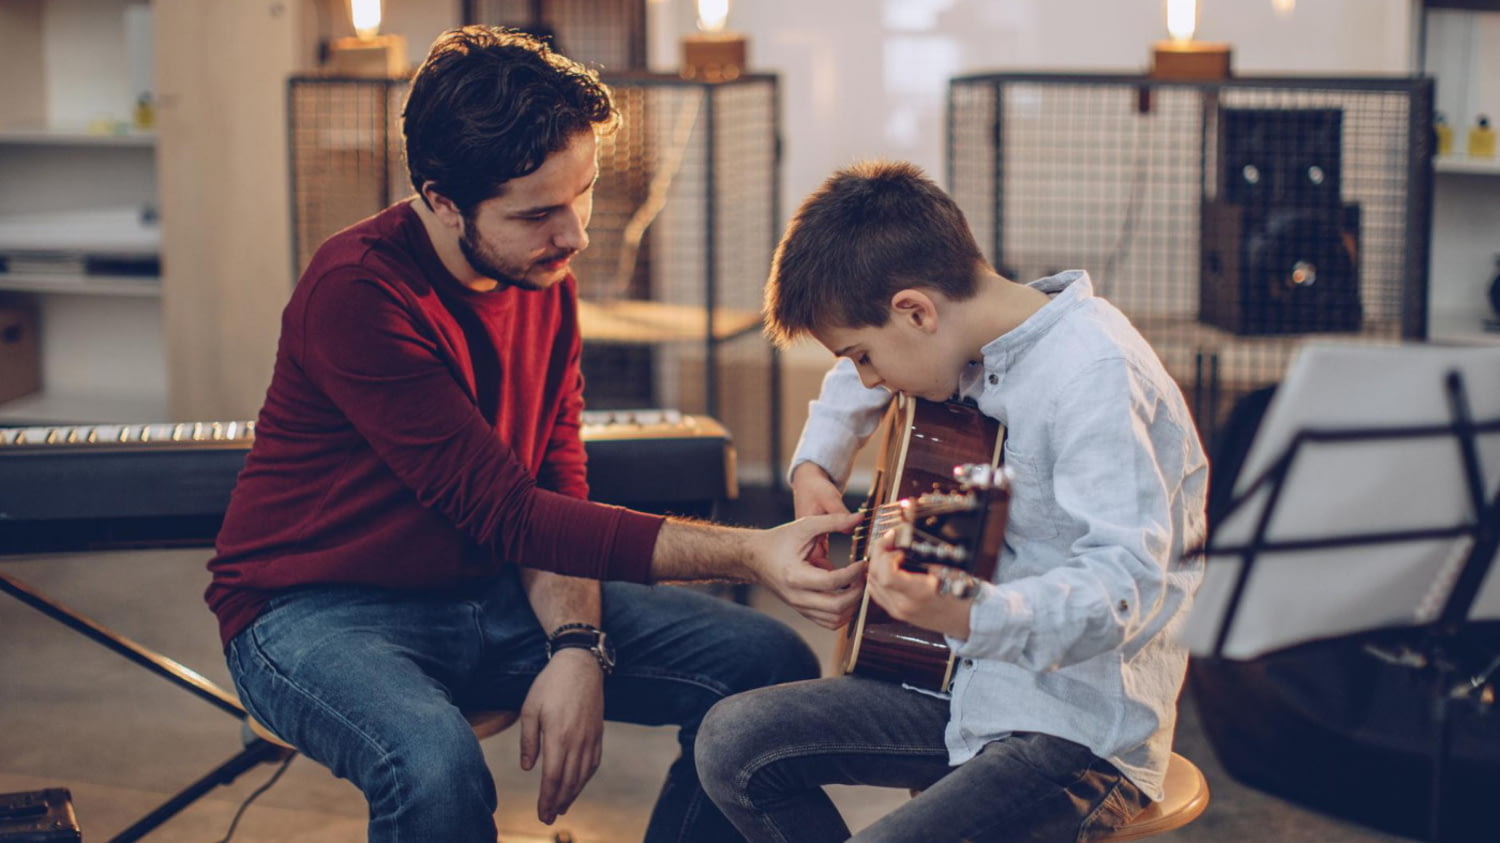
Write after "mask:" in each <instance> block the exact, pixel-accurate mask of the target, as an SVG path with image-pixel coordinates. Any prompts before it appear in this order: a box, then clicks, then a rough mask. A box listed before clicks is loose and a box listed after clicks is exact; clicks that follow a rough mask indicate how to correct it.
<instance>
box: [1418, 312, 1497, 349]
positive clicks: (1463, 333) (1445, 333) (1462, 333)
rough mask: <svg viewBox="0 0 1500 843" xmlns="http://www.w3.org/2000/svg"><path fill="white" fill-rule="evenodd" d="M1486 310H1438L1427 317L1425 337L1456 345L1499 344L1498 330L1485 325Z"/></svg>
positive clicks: (1433, 340)
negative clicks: (1464, 311)
mask: <svg viewBox="0 0 1500 843" xmlns="http://www.w3.org/2000/svg"><path fill="white" fill-rule="evenodd" d="M1489 315H1490V314H1489V313H1488V312H1485V313H1479V312H1477V311H1471V312H1468V313H1460V312H1456V311H1438V312H1436V313H1432V314H1431V315H1429V316H1428V318H1427V338H1428V340H1430V341H1432V342H1439V343H1454V344H1458V345H1500V331H1491V330H1488V329H1487V328H1486V327H1485V319H1486V318H1487V317H1488V316H1489Z"/></svg>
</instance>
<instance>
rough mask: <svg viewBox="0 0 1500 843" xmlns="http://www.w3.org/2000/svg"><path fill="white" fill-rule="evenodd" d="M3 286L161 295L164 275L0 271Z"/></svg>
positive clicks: (78, 293) (21, 289) (44, 290)
mask: <svg viewBox="0 0 1500 843" xmlns="http://www.w3.org/2000/svg"><path fill="white" fill-rule="evenodd" d="M0 290H15V291H18V292H23V293H44V294H48V295H74V296H122V297H126V298H160V297H161V279H160V278H155V277H144V276H136V275H45V274H40V273H38V274H27V273H22V272H18V273H15V274H8V273H3V272H0Z"/></svg>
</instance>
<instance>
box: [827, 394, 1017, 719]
mask: <svg viewBox="0 0 1500 843" xmlns="http://www.w3.org/2000/svg"><path fill="white" fill-rule="evenodd" d="M882 427H883V430H884V432H883V434H882V436H881V446H880V455H879V459H878V461H877V463H876V469H875V477H874V483H873V484H872V485H871V489H870V495H869V497H868V498H867V499H866V500H865V503H864V505H863V506H862V507H861V509H860V512H861V513H863V515H864V519H863V520H862V521H861V522H860V524H859V526H858V527H856V528H855V531H854V534H853V537H852V541H851V543H850V554H849V557H850V560H851V561H860V560H865V559H868V558H869V550H870V544H871V541H872V540H873V539H874V538H876V537H877V536H879V535H881V534H882V533H884V532H885V531H886V530H888V529H890V528H892V527H896V526H898V525H903V526H902V530H901V535H903V537H906V541H904V542H898V543H901V544H904V545H905V549H906V564H907V566H908V567H911V566H916V567H918V568H921V566H925V565H929V564H939V565H948V566H950V567H953V568H958V569H961V570H963V571H964V572H966V573H968V574H970V575H971V576H974V577H976V578H978V579H981V580H989V579H990V578H991V577H992V576H993V575H994V573H995V563H996V561H997V559H998V558H999V555H1000V543H1001V541H1002V540H1003V537H1004V532H1005V522H1006V519H1007V516H1008V514H1009V501H1010V487H1009V484H1008V483H1007V482H1006V481H1005V475H1004V473H1003V472H1002V471H1000V470H999V467H1000V456H1001V446H1002V443H1003V440H1004V436H1003V429H1002V428H1001V426H1000V424H999V423H998V422H996V421H995V420H994V419H992V418H990V417H988V416H986V415H984V414H983V413H981V412H979V410H978V409H977V408H975V407H971V406H969V405H967V404H960V403H956V402H946V403H938V402H933V401H925V400H923V399H920V398H910V397H907V396H902V395H898V396H897V397H896V398H895V399H894V400H893V401H892V402H891V405H890V407H889V408H888V409H887V410H886V416H885V420H884V422H883V423H882ZM956 474H957V475H958V476H955V475H956ZM953 662H954V659H953V654H952V651H950V650H949V649H948V644H947V642H946V641H944V640H943V636H942V634H941V633H938V632H932V631H930V630H926V629H922V628H920V627H916V626H912V625H911V624H908V623H905V622H903V621H899V620H896V619H895V618H893V617H891V616H890V614H888V613H887V612H886V611H885V610H884V609H882V608H881V607H880V605H879V604H878V603H876V602H875V601H873V600H871V599H870V594H869V592H868V591H866V592H865V596H864V600H863V602H862V603H861V605H860V609H859V614H858V615H857V616H856V617H855V619H854V620H853V621H852V622H851V623H849V624H848V625H847V626H846V627H844V633H843V635H842V636H841V637H840V639H839V644H838V650H837V654H836V661H835V664H838V665H841V666H842V669H843V672H844V673H856V674H860V675H862V676H870V677H873V678H876V679H884V680H887V681H892V682H902V683H905V684H908V685H912V686H914V687H918V688H925V689H929V690H934V691H946V690H948V685H949V683H950V681H951V680H952V677H953Z"/></svg>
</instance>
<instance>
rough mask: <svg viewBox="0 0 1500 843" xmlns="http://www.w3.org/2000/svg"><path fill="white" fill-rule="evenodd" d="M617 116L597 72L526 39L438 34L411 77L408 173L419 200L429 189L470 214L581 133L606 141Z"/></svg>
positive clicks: (406, 115) (473, 29) (505, 33)
mask: <svg viewBox="0 0 1500 843" xmlns="http://www.w3.org/2000/svg"><path fill="white" fill-rule="evenodd" d="M619 119H620V116H619V112H617V111H616V110H615V107H614V103H613V101H612V100H611V99H610V94H609V89H608V88H607V87H605V86H604V84H603V83H602V82H600V81H599V75H598V74H597V73H595V72H594V71H592V70H590V69H588V68H586V67H584V66H583V65H581V64H579V63H577V62H575V61H573V60H572V59H569V58H567V57H565V56H561V55H558V54H557V53H554V52H553V51H552V49H551V48H550V47H548V46H547V45H546V43H544V42H543V41H541V40H539V39H538V38H536V37H535V36H533V35H529V34H527V33H525V32H521V31H518V30H513V29H505V28H501V27H492V26H465V27H463V28H461V29H454V30H449V31H448V32H445V33H443V34H442V35H440V36H439V37H438V39H437V40H436V41H434V42H433V44H432V49H431V50H430V51H428V53H427V58H426V60H424V61H423V62H422V66H421V67H419V68H417V73H416V76H414V77H413V79H412V83H411V90H410V92H409V93H408V94H407V97H406V107H405V109H404V110H403V111H402V121H403V122H402V126H403V131H404V133H405V136H406V166H407V170H408V171H409V172H410V173H411V183H412V186H413V187H414V188H416V190H417V194H418V195H421V193H422V186H423V185H424V184H426V183H428V182H432V184H433V187H434V189H435V190H436V191H437V192H438V193H440V194H442V195H443V196H445V197H447V198H449V199H451V200H453V203H454V204H455V205H457V206H458V209H459V210H460V211H461V212H463V213H464V214H466V215H467V214H470V213H472V212H473V210H474V207H475V206H476V205H478V204H479V203H480V202H483V201H484V200H486V199H489V198H491V197H493V196H497V195H499V193H500V192H501V190H502V189H503V188H504V185H505V183H506V182H508V181H510V180H511V179H516V178H520V177H521V176H524V175H527V174H528V173H532V172H534V171H535V170H536V169H537V168H539V167H541V166H542V163H543V162H544V161H546V160H547V156H549V155H551V154H552V153H554V152H558V151H560V150H563V149H566V148H567V146H568V144H569V143H570V142H571V141H572V140H573V138H574V137H576V136H577V135H578V134H579V133H581V132H586V131H594V132H596V133H598V134H601V135H607V134H609V133H610V132H612V131H614V129H615V128H616V127H617V126H618V124H619ZM424 201H425V200H424Z"/></svg>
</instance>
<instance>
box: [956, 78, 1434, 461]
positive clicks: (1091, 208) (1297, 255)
mask: <svg viewBox="0 0 1500 843" xmlns="http://www.w3.org/2000/svg"><path fill="white" fill-rule="evenodd" d="M1431 100H1432V88H1431V83H1430V81H1428V80H1423V79H1412V78H1399V79H1233V80H1226V81H1223V82H1212V83H1175V82H1165V81H1162V80H1153V79H1149V78H1141V77H1122V76H1077V75H1067V76H1063V75H1038V74H998V75H982V76H968V77H961V78H957V79H954V80H953V81H952V83H951V85H950V89H949V132H948V153H949V154H948V166H949V171H948V179H949V183H950V185H952V187H953V194H954V197H955V199H956V200H957V201H958V203H959V205H960V207H962V208H963V209H964V212H965V213H966V215H967V216H968V217H969V221H970V223H971V225H972V226H973V228H974V230H975V233H976V235H978V237H979V239H980V243H981V246H983V247H984V248H985V249H986V253H987V256H988V257H989V258H990V259H991V260H992V261H993V262H994V263H995V265H996V268H997V269H999V270H1000V271H1001V272H1002V273H1004V274H1006V275H1008V276H1009V277H1013V278H1016V279H1018V280H1023V281H1024V280H1030V279H1032V278H1036V277H1041V276H1043V275H1047V274H1050V273H1053V272H1056V271H1058V270H1061V269H1066V268H1083V269H1088V270H1089V271H1090V274H1091V275H1092V276H1093V278H1094V280H1095V284H1096V287H1097V290H1098V292H1099V293H1100V294H1101V295H1103V296H1105V297H1107V298H1109V299H1110V300H1111V301H1112V302H1114V303H1115V304H1116V305H1117V306H1119V307H1120V309H1121V310H1123V311H1124V312H1125V313H1126V314H1127V315H1128V316H1130V318H1131V320H1132V321H1133V322H1134V323H1135V324H1136V325H1137V327H1139V328H1140V329H1141V330H1142V333H1144V334H1145V335H1146V337H1147V339H1148V340H1150V341H1151V343H1152V344H1153V346H1154V347H1155V348H1156V350H1157V352H1158V354H1160V355H1161V357H1162V359H1163V360H1164V361H1165V363H1166V365H1167V368H1168V370H1169V371H1171V372H1172V374H1173V375H1174V377H1176V378H1177V379H1178V381H1179V383H1181V384H1182V386H1183V388H1184V391H1185V392H1187V393H1188V396H1189V398H1190V400H1191V401H1192V403H1193V407H1194V411H1195V412H1196V413H1197V414H1198V422H1199V425H1200V428H1201V429H1202V430H1203V432H1204V434H1205V437H1206V438H1208V439H1209V440H1210V441H1211V440H1212V439H1213V438H1214V433H1215V432H1216V430H1217V428H1218V425H1219V423H1220V421H1221V420H1222V418H1223V416H1224V414H1225V412H1226V411H1227V408H1228V407H1229V406H1230V405H1231V404H1232V402H1233V401H1234V400H1236V399H1237V398H1238V397H1239V396H1240V395H1242V394H1244V393H1246V392H1248V391H1251V390H1253V389H1256V388H1259V387H1261V386H1265V385H1269V384H1272V383H1275V382H1277V381H1278V380H1279V379H1280V378H1281V375H1282V373H1283V371H1284V370H1285V368H1286V365H1287V363H1288V362H1290V359H1291V357H1292V356H1293V354H1294V353H1295V351H1296V349H1297V348H1298V347H1299V346H1300V344H1302V343H1303V342H1306V341H1308V340H1309V339H1316V338H1319V337H1327V336H1329V335H1337V336H1339V337H1340V338H1342V339H1354V340H1358V341H1367V342H1377V343H1379V342H1394V341H1397V340H1400V339H1403V338H1420V337H1422V336H1423V335H1424V333H1425V324H1426V295H1427V249H1428V244H1427V233H1428V231H1429V228H1430V225H1429V224H1430V216H1431V189H1432V185H1431V169H1430V165H1429V163H1428V162H1429V159H1430V155H1431V148H1430V146H1431V142H1430V137H1431V114H1432V109H1431Z"/></svg>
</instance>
